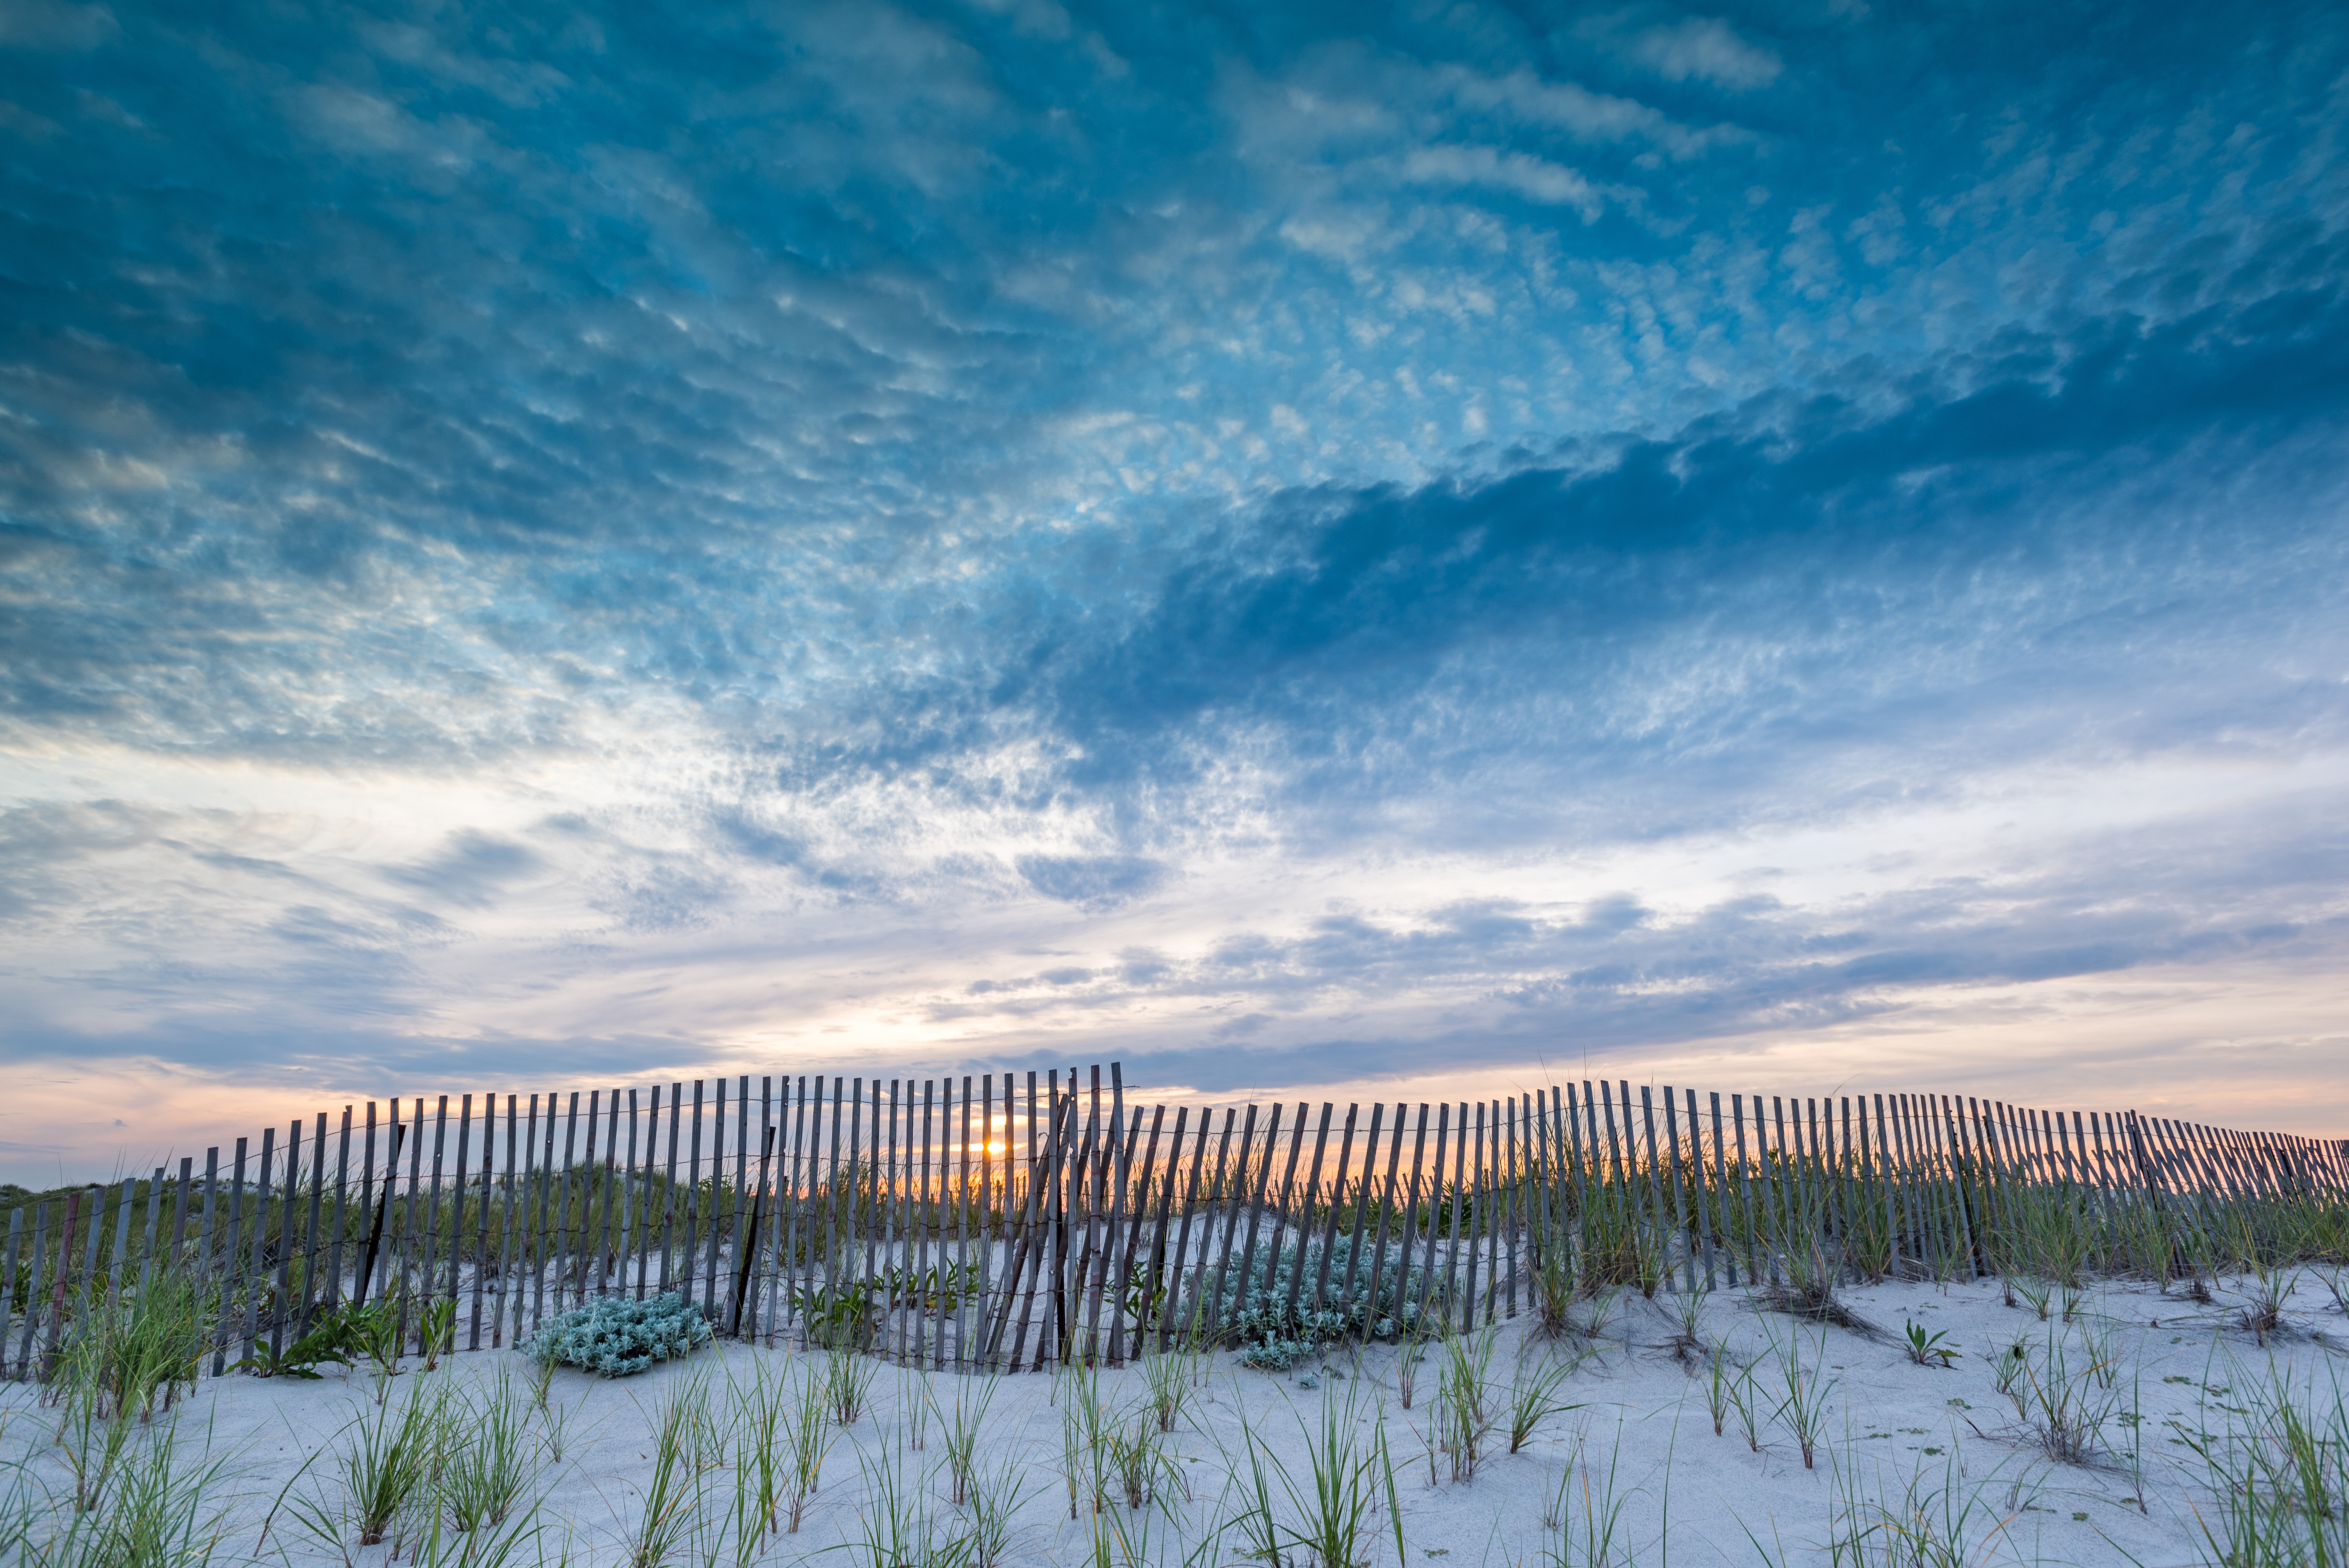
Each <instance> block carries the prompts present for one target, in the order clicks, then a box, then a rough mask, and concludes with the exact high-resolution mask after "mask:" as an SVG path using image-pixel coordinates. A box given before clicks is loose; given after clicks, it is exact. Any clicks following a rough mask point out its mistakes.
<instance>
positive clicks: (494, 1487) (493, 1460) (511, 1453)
mask: <svg viewBox="0 0 2349 1568" xmlns="http://www.w3.org/2000/svg"><path fill="white" fill-rule="evenodd" d="M458 1422H459V1425H460V1428H461V1431H460V1434H459V1437H460V1439H461V1440H458V1441H454V1442H452V1444H451V1446H450V1452H449V1455H448V1459H447V1462H446V1464H445V1467H444V1469H443V1471H442V1475H441V1480H440V1487H441V1499H442V1501H443V1503H444V1505H445V1507H444V1511H445V1512H446V1514H447V1516H448V1520H449V1526H450V1529H451V1530H454V1531H458V1532H464V1531H471V1530H484V1529H495V1528H496V1527H498V1526H500V1525H502V1524H504V1523H505V1522H506V1519H507V1516H508V1515H509V1514H511V1513H512V1511H513V1508H514V1504H515V1503H516V1502H518V1501H520V1500H521V1498H522V1496H523V1493H524V1492H525V1491H528V1490H529V1489H530V1484H531V1482H532V1481H533V1480H535V1479H536V1478H537V1474H538V1465H537V1462H536V1452H535V1449H536V1445H535V1444H534V1443H533V1442H532V1440H531V1433H530V1411H529V1408H528V1407H527V1406H526V1405H525V1404H523V1402H522V1401H521V1400H520V1399H519V1398H516V1394H515V1389H514V1387H513V1378H512V1373H511V1372H510V1371H508V1370H507V1369H506V1368H504V1367H501V1368H499V1370H498V1375H497V1377H496V1378H495V1380H494V1381H492V1383H491V1384H490V1386H489V1387H487V1388H486V1389H485V1390H483V1392H482V1394H481V1398H479V1399H478V1400H469V1401H467V1402H466V1403H465V1404H464V1405H463V1406H462V1407H460V1409H459V1411H458Z"/></svg>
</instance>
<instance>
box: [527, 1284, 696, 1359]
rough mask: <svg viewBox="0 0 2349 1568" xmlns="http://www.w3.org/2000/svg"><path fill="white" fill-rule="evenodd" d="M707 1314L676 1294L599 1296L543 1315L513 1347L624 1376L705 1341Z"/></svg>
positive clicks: (688, 1352)
mask: <svg viewBox="0 0 2349 1568" xmlns="http://www.w3.org/2000/svg"><path fill="white" fill-rule="evenodd" d="M709 1339H710V1329H709V1317H708V1316H707V1315H704V1314H703V1312H702V1310H701V1309H700V1308H699V1307H698V1306H694V1305H689V1304H688V1303H687V1302H686V1301H685V1299H684V1298H683V1297H681V1296H676V1295H657V1296H653V1297H651V1298H650V1299H648V1300H645V1301H636V1300H633V1299H631V1298H629V1297H627V1296H619V1295H612V1296H602V1297H599V1298H598V1299H596V1300H595V1301H591V1302H589V1303H588V1304H587V1305H585V1306H580V1307H574V1308H573V1309H572V1310H571V1311H569V1312H565V1313H561V1314H558V1315H555V1316H554V1317H551V1318H549V1319H547V1320H546V1322H545V1324H544V1325H543V1326H541V1327H540V1328H539V1329H538V1331H537V1332H536V1333H534V1334H532V1335H530V1336H527V1337H525V1338H523V1339H522V1340H520V1341H518V1342H516V1344H515V1346H514V1348H515V1349H517V1350H519V1351H521V1352H522V1353H523V1355H525V1356H528V1357H533V1358H534V1359H536V1360H539V1361H542V1362H547V1361H552V1362H558V1363H560V1364H562V1365H563V1366H565V1367H580V1368H582V1369H583V1370H585V1371H589V1372H593V1373H595V1375H596V1376H598V1377H633V1376H635V1375H636V1373H639V1372H643V1371H645V1370H647V1369H648V1368H649V1367H652V1365H653V1364H654V1363H655V1362H657V1361H667V1360H673V1359H675V1358H676V1357H681V1356H689V1355H691V1354H692V1353H693V1352H694V1351H696V1350H698V1349H700V1348H701V1347H702V1346H705V1345H707V1344H709Z"/></svg>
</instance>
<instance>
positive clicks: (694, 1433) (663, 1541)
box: [627, 1373, 709, 1568]
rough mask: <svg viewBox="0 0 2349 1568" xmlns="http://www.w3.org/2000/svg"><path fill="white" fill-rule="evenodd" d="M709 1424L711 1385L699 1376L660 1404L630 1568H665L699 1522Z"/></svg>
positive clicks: (630, 1550)
mask: <svg viewBox="0 0 2349 1568" xmlns="http://www.w3.org/2000/svg"><path fill="white" fill-rule="evenodd" d="M652 1427H653V1455H652V1473H651V1475H650V1476H648V1477H647V1479H646V1481H645V1484H644V1489H643V1492H642V1497H643V1506H642V1508H641V1509H640V1510H639V1511H638V1513H637V1518H636V1524H635V1525H634V1526H633V1527H632V1528H631V1529H630V1531H629V1533H628V1542H627V1550H628V1568H662V1564H664V1563H668V1562H671V1561H673V1560H674V1559H675V1558H676V1556H677V1554H678V1549H679V1548H680V1547H681V1546H683V1545H684V1543H685V1542H686V1540H687V1538H688V1536H689V1535H690V1534H691V1533H692V1532H693V1531H694V1530H695V1529H696V1528H697V1526H698V1524H699V1522H700V1514H701V1509H702V1504H703V1501H704V1496H703V1494H704V1491H705V1486H704V1480H703V1470H702V1460H703V1458H704V1455H705V1452H706V1450H707V1449H708V1446H709V1383H708V1382H707V1380H706V1379H705V1378H704V1377H702V1376H701V1375H700V1374H698V1373H697V1374H696V1375H695V1376H693V1377H689V1378H687V1379H685V1380H684V1381H682V1382H680V1383H678V1385H676V1387H672V1388H671V1389H670V1390H669V1391H668V1393H667V1396H666V1397H665V1398H663V1399H662V1400H661V1402H660V1406H659V1408H658V1409H657V1411H656V1413H655V1414H654V1417H653V1422H652Z"/></svg>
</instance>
